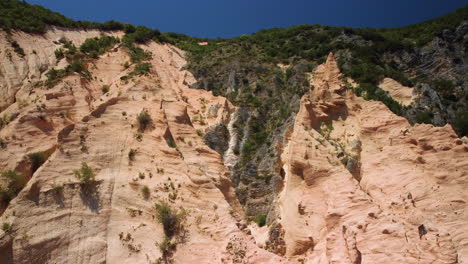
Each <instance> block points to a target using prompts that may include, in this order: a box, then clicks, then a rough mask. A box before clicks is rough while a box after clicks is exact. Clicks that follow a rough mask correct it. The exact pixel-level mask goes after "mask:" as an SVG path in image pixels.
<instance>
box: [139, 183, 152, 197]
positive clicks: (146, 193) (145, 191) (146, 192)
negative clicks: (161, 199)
mask: <svg viewBox="0 0 468 264" xmlns="http://www.w3.org/2000/svg"><path fill="white" fill-rule="evenodd" d="M141 193H142V194H143V198H144V199H145V200H148V199H149V197H150V189H149V187H148V186H146V185H145V186H143V187H142V188H141Z"/></svg>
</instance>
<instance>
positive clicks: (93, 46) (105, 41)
mask: <svg viewBox="0 0 468 264" xmlns="http://www.w3.org/2000/svg"><path fill="white" fill-rule="evenodd" d="M118 42H119V39H118V38H115V37H112V36H103V37H100V38H97V37H96V38H89V39H86V40H85V42H84V43H83V44H82V45H81V46H80V51H81V52H83V53H85V54H86V55H88V56H90V57H91V58H95V59H96V58H98V57H99V55H101V54H103V53H105V52H106V51H108V50H109V49H110V48H112V47H113V46H114V45H115V44H116V43H118Z"/></svg>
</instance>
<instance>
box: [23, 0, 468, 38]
mask: <svg viewBox="0 0 468 264" xmlns="http://www.w3.org/2000/svg"><path fill="white" fill-rule="evenodd" d="M27 2H28V3H31V4H40V5H43V6H45V7H47V8H49V9H52V10H53V11H57V12H60V13H62V14H64V15H66V16H68V17H70V18H73V19H76V20H90V21H97V22H104V21H106V20H111V19H114V20H118V21H122V22H129V23H132V24H135V25H145V26H148V27H151V28H157V29H159V30H161V31H163V32H170V31H171V32H179V33H185V34H188V35H191V36H197V37H210V38H214V37H234V36H239V35H242V34H251V33H254V32H256V31H258V30H260V29H266V28H272V27H289V26H293V25H299V24H323V25H330V26H349V27H400V26H404V25H409V24H414V23H417V22H422V21H424V20H428V19H431V18H435V17H438V16H441V15H444V14H447V13H450V12H452V11H454V10H455V9H457V8H459V7H463V6H465V5H468V0H288V1H286V0H186V1H182V0H165V1H162V0H80V1H67V0H27Z"/></svg>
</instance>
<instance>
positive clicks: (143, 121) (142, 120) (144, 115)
mask: <svg viewBox="0 0 468 264" xmlns="http://www.w3.org/2000/svg"><path fill="white" fill-rule="evenodd" d="M137 121H138V130H139V131H140V132H144V131H145V129H146V128H148V126H149V125H150V124H151V121H152V120H151V116H150V115H149V114H148V112H147V111H146V110H142V111H141V112H140V113H139V114H138V116H137Z"/></svg>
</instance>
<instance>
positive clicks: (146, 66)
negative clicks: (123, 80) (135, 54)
mask: <svg viewBox="0 0 468 264" xmlns="http://www.w3.org/2000/svg"><path fill="white" fill-rule="evenodd" d="M152 67H153V66H152V65H151V63H149V62H144V63H138V64H137V65H136V66H135V69H134V70H133V71H132V72H131V73H130V76H134V75H148V73H149V72H150V70H151V68H152Z"/></svg>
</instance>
